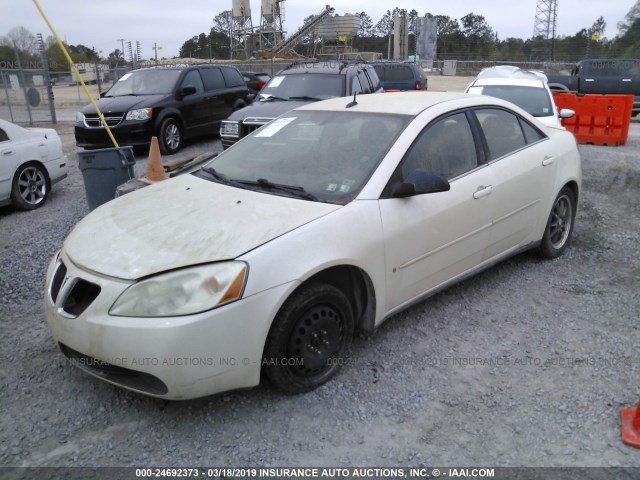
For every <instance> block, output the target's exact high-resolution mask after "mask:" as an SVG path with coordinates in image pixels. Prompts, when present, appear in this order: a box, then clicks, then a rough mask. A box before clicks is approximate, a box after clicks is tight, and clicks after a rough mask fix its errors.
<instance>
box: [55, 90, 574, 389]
mask: <svg viewBox="0 0 640 480" xmlns="http://www.w3.org/2000/svg"><path fill="white" fill-rule="evenodd" d="M496 126H500V127H499V128H496ZM580 187H581V166H580V156H579V154H578V150H577V146H576V142H575V139H574V137H573V135H572V134H571V133H569V132H567V131H566V130H564V129H562V128H555V127H546V126H544V125H543V124H541V123H539V122H538V121H537V120H536V119H535V118H534V117H532V116H530V115H529V114H528V113H526V112H525V111H524V110H521V109H519V108H518V107H515V106H514V105H512V104H510V103H508V102H505V101H502V100H500V99H496V98H492V97H487V96H479V95H465V94H452V93H386V94H373V95H363V96H361V97H358V98H357V99H356V100H355V101H354V100H353V99H351V98H336V99H332V100H327V101H323V102H317V103H313V104H311V105H308V106H305V107H302V108H300V109H297V110H293V111H291V112H289V113H287V114H285V115H284V116H283V117H280V118H278V119H276V120H274V121H273V122H271V123H270V124H267V125H265V126H264V127H263V128H261V129H260V130H258V131H256V132H255V133H254V134H253V135H251V136H249V137H247V138H245V139H243V140H242V141H240V142H238V143H237V144H236V145H234V146H233V147H232V148H230V149H228V150H226V151H225V152H224V153H222V154H221V155H219V156H218V157H217V158H215V159H214V160H212V161H211V162H210V163H209V164H208V165H206V166H205V167H204V168H202V169H201V170H200V171H198V172H196V173H195V174H191V175H182V176H179V177H175V178H173V179H171V180H166V181H163V182H159V183H156V184H154V185H152V186H149V187H146V188H145V189H142V190H139V191H137V192H134V193H131V194H128V195H125V196H123V197H119V198H117V199H115V200H114V201H112V202H109V203H107V204H105V205H103V206H101V207H99V208H97V209H96V210H95V211H93V212H92V213H90V214H89V215H88V216H87V217H86V218H84V219H83V220H82V221H81V222H80V223H79V224H78V225H77V226H76V227H75V229H74V230H73V231H72V232H71V234H70V235H69V236H68V237H67V239H66V240H65V242H64V245H63V248H62V250H61V251H60V252H59V253H58V254H57V255H56V256H55V258H53V260H52V262H51V265H50V267H49V270H48V275H47V282H46V294H45V299H44V303H45V310H46V317H47V321H48V324H49V327H50V330H51V332H52V335H53V337H54V339H55V341H56V343H57V344H58V346H59V347H60V349H61V351H62V352H63V354H64V355H65V356H67V357H68V358H69V359H70V361H71V362H72V363H73V364H75V365H76V366H78V367H79V368H81V369H83V370H85V371H86V372H89V373H91V374H93V375H94V376H96V377H99V378H101V379H103V380H106V381H107V382H111V383H113V384H115V385H119V386H121V387H125V388H128V389H131V390H134V391H137V392H141V393H144V394H148V395H152V396H155V397H161V398H166V399H186V398H195V397H200V396H205V395H209V394H214V393H218V392H222V391H225V390H231V389H238V388H246V387H251V386H255V385H257V384H258V383H259V382H260V379H261V374H264V376H265V377H266V378H268V379H269V380H270V382H271V383H272V384H273V385H275V386H276V387H277V388H279V389H282V390H284V391H287V392H294V393H295V392H304V391H308V390H311V389H314V388H316V387H318V386H319V385H321V384H323V383H324V382H326V381H327V380H329V379H330V378H331V377H333V376H334V375H335V374H336V373H337V372H338V370H339V368H340V366H341V365H342V364H343V358H344V356H345V354H347V351H348V349H349V345H350V342H351V339H352V336H353V334H354V331H356V330H362V331H372V330H373V329H375V328H376V327H377V326H379V325H380V324H381V323H382V322H383V321H384V320H386V319H388V318H389V317H390V316H392V315H394V314H395V313H397V312H399V311H400V310H402V309H404V308H407V307H408V306H410V305H412V304H414V303H416V302H418V301H422V300H423V299H425V298H426V297H427V296H429V295H431V294H433V293H435V292H437V291H439V290H441V289H443V288H445V287H447V286H448V285H451V284H452V283H455V282H457V281H459V280H461V279H462V278H465V277H467V276H469V275H471V274H473V273H476V272H478V271H480V270H482V269H484V268H487V267H489V266H490V265H493V264H495V263H496V262H498V261H500V260H503V259H505V258H507V257H509V256H511V255H514V254H516V253H518V252H521V251H523V250H527V249H531V248H535V249H537V251H538V252H539V253H540V254H541V255H542V256H544V257H548V258H553V257H557V256H559V255H561V254H562V253H563V252H564V251H565V249H566V248H567V247H568V246H569V244H570V241H571V234H572V230H573V225H574V219H575V215H576V208H577V203H578V197H579V193H580ZM408 341H410V340H408Z"/></svg>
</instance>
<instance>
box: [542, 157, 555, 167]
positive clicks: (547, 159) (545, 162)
mask: <svg viewBox="0 0 640 480" xmlns="http://www.w3.org/2000/svg"><path fill="white" fill-rule="evenodd" d="M555 161H556V159H555V157H554V156H553V155H547V156H545V157H544V159H543V160H542V166H543V167H546V166H547V165H551V164H552V163H553V162H555Z"/></svg>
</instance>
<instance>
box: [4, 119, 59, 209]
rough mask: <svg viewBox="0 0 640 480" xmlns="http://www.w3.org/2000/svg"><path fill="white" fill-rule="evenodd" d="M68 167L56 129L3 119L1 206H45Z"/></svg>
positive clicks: (29, 207)
mask: <svg viewBox="0 0 640 480" xmlns="http://www.w3.org/2000/svg"><path fill="white" fill-rule="evenodd" d="M68 168H69V167H68V163H67V157H66V156H65V155H64V153H63V152H62V142H60V137H58V134H57V133H56V131H55V130H53V129H52V128H22V127H20V126H18V125H15V124H13V123H10V122H7V121H6V120H2V119H0V205H8V204H10V203H12V204H13V205H14V206H15V207H16V208H20V209H22V210H32V209H34V208H38V207H41V206H42V205H43V204H44V202H45V201H46V200H47V197H48V195H49V191H50V190H51V185H53V184H54V183H56V182H59V181H60V180H62V179H63V178H65V177H66V176H67V171H68Z"/></svg>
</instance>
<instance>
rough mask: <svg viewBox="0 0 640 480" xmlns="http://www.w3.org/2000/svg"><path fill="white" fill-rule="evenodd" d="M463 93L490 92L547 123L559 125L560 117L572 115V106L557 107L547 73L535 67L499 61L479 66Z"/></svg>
mask: <svg viewBox="0 0 640 480" xmlns="http://www.w3.org/2000/svg"><path fill="white" fill-rule="evenodd" d="M465 92H466V93H473V94H481V95H491V96H494V97H498V98H502V99H503V100H508V101H510V102H513V103H514V104H516V105H518V106H519V107H520V108H523V109H525V110H526V111H527V112H529V113H530V114H531V115H533V116H534V117H536V118H537V119H538V120H540V121H541V122H542V123H544V124H546V125H554V126H558V127H559V126H561V125H562V123H561V119H562V118H571V117H573V116H574V115H575V112H574V111H573V110H570V109H568V108H563V109H561V110H558V107H557V106H556V104H555V101H554V99H553V94H552V93H551V90H550V89H549V85H548V84H547V76H546V75H545V74H544V73H542V72H537V71H535V70H522V69H520V68H518V67H513V66H510V65H499V66H497V67H489V68H485V69H484V70H482V71H481V72H480V73H479V74H478V76H477V77H476V78H475V79H474V80H473V81H472V82H471V84H469V86H468V87H467V89H466V90H465Z"/></svg>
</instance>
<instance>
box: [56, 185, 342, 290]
mask: <svg viewBox="0 0 640 480" xmlns="http://www.w3.org/2000/svg"><path fill="white" fill-rule="evenodd" d="M339 208H341V207H340V206H339V205H332V204H326V203H317V202H311V201H305V200H300V199H295V198H289V197H282V196H277V195H269V194H265V193H261V192H256V191H251V190H243V189H240V188H235V187H230V186H226V185H221V184H219V183H215V182H210V181H208V180H203V179H201V178H198V177H195V176H193V175H182V176H180V177H176V178H174V179H170V180H165V181H162V182H159V183H157V184H154V185H151V186H149V187H146V188H143V189H141V190H138V191H136V192H133V193H130V194H127V195H124V196H122V197H119V198H117V199H115V200H113V201H111V202H108V203H106V204H104V205H102V206H101V207H99V208H97V209H96V210H94V211H93V212H92V213H90V214H89V215H87V216H86V217H85V218H84V219H83V220H82V221H80V223H78V224H77V226H76V227H75V228H74V230H73V231H72V232H71V233H70V234H69V236H68V237H67V239H66V240H65V242H64V250H65V252H66V254H67V255H68V257H69V258H70V259H71V261H72V262H73V263H74V264H76V265H78V266H79V267H81V268H85V269H87V270H91V271H93V272H96V273H99V274H103V275H108V276H111V277H116V278H121V279H126V280H135V279H138V278H141V277H144V276H147V275H151V274H154V273H158V272H162V271H166V270H171V269H176V268H181V267H185V266H189V265H196V264H202V263H207V262H215V261H219V260H228V259H233V258H236V257H238V256H240V255H242V254H243V253H246V252H248V251H250V250H252V249H254V248H256V247H258V246H260V245H262V244H264V243H266V242H269V241H270V240H273V239H275V238H277V237H279V236H280V235H283V234H285V233H287V232H289V231H291V230H293V229H295V228H297V227H299V226H301V225H304V224H305V223H308V222H310V221H312V220H315V219H317V218H319V217H321V216H324V215H326V214H328V213H330V212H332V211H334V210H337V209H339Z"/></svg>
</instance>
